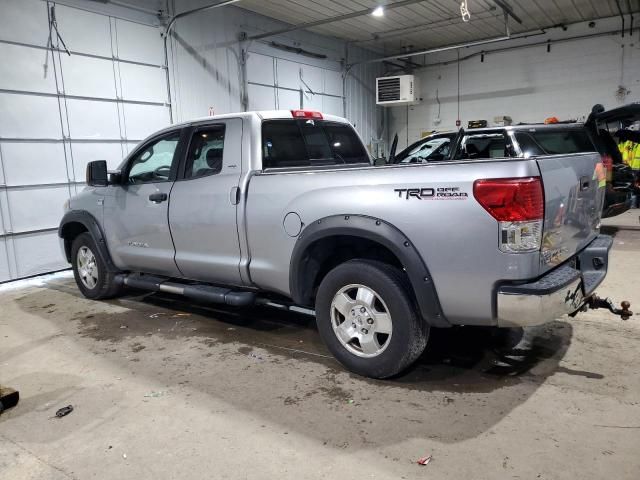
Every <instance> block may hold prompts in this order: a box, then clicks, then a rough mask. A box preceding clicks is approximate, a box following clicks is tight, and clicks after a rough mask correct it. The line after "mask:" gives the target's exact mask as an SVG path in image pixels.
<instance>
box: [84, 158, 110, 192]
mask: <svg viewBox="0 0 640 480" xmlns="http://www.w3.org/2000/svg"><path fill="white" fill-rule="evenodd" d="M87 185H89V186H90V187H106V186H107V185H109V177H108V174H107V161H106V160H94V161H93V162H89V163H88V164H87Z"/></svg>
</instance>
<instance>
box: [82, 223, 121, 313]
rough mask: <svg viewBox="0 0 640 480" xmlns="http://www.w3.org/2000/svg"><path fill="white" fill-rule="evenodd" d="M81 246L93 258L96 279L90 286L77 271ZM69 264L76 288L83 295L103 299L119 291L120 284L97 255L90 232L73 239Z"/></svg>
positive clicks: (93, 298) (96, 248)
mask: <svg viewBox="0 0 640 480" xmlns="http://www.w3.org/2000/svg"><path fill="white" fill-rule="evenodd" d="M83 248H86V249H88V250H89V251H90V252H91V253H92V254H93V258H94V259H95V262H94V265H95V267H94V271H95V272H96V274H97V280H96V281H95V285H93V286H92V287H91V286H90V285H87V284H85V281H83V279H82V278H81V272H80V271H79V265H78V252H80V250H81V249H83ZM71 266H72V267H73V276H74V278H75V279H76V284H77V285H78V289H80V292H82V295H84V296H85V297H87V298H90V299H92V300H103V299H107V298H113V297H115V296H117V295H119V294H120V293H121V291H122V286H121V285H120V284H118V283H116V281H115V275H116V274H115V273H113V272H109V271H108V270H107V268H106V265H105V264H104V263H103V261H102V259H101V257H100V255H98V247H97V245H96V242H95V240H94V239H93V237H92V236H91V234H90V233H87V232H85V233H82V234H80V235H78V236H77V237H76V238H75V240H74V241H73V244H72V245H71ZM85 278H86V276H85Z"/></svg>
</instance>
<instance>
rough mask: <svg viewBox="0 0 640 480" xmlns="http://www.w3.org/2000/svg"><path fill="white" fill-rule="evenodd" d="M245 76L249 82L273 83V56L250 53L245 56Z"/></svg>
mask: <svg viewBox="0 0 640 480" xmlns="http://www.w3.org/2000/svg"><path fill="white" fill-rule="evenodd" d="M247 78H248V80H249V81H250V82H255V83H262V84H264V85H275V75H274V71H273V57H268V56H266V55H260V54H259V53H250V54H249V57H248V58H247Z"/></svg>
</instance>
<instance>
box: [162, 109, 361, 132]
mask: <svg viewBox="0 0 640 480" xmlns="http://www.w3.org/2000/svg"><path fill="white" fill-rule="evenodd" d="M293 112H304V114H308V115H320V116H321V119H322V120H329V121H331V122H339V123H350V122H349V121H348V120H347V119H346V118H343V117H339V116H337V115H330V114H327V113H322V112H317V111H313V110H254V111H249V112H238V113H225V114H221V115H212V116H208V117H199V118H194V119H191V120H187V121H185V122H181V123H178V124H174V125H171V127H168V128H176V127H181V126H185V125H190V124H192V123H206V122H215V121H216V120H224V119H226V118H249V117H258V118H259V119H260V120H279V119H289V120H292V119H294V118H301V119H302V118H309V119H317V120H320V118H318V117H317V116H316V117H313V116H306V117H305V116H297V117H296V116H294V114H293Z"/></svg>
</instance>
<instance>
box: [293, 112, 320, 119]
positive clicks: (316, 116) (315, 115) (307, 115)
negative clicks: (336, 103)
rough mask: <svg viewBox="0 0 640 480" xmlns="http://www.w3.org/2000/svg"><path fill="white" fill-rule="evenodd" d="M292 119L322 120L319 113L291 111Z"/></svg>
mask: <svg viewBox="0 0 640 480" xmlns="http://www.w3.org/2000/svg"><path fill="white" fill-rule="evenodd" d="M291 115H293V118H313V119H315V120H322V114H321V113H320V112H312V111H311V110H291Z"/></svg>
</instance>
